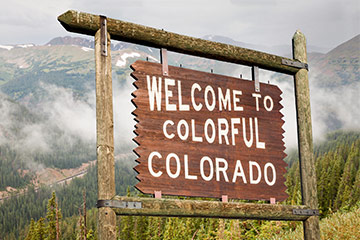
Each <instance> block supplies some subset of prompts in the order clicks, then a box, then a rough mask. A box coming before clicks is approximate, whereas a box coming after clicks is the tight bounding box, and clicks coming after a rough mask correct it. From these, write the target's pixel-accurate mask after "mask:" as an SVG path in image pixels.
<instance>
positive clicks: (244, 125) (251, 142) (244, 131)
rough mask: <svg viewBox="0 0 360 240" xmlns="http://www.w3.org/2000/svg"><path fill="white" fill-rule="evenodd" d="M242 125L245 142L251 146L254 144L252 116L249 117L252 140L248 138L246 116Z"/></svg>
mask: <svg viewBox="0 0 360 240" xmlns="http://www.w3.org/2000/svg"><path fill="white" fill-rule="evenodd" d="M242 126H243V139H244V142H245V145H246V146H247V147H248V148H250V147H251V146H252V144H253V140H254V138H253V126H252V118H249V133H250V140H247V137H246V122H245V118H242Z"/></svg>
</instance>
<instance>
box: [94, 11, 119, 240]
mask: <svg viewBox="0 0 360 240" xmlns="http://www.w3.org/2000/svg"><path fill="white" fill-rule="evenodd" d="M99 20H100V26H101V28H100V29H99V30H98V31H97V32H96V34H95V66H96V68H95V71H96V138H97V140H96V151H97V163H98V200H107V199H112V198H113V197H114V196H115V163H114V121H113V102H112V101H113V99H112V76H111V54H110V35H109V34H108V33H107V31H106V18H105V17H100V18H99ZM97 224H98V239H100V240H103V239H106V240H107V239H111V240H115V239H116V214H115V212H114V211H113V210H112V209H111V208H109V207H101V208H99V211H98V222H97Z"/></svg>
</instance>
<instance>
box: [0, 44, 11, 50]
mask: <svg viewBox="0 0 360 240" xmlns="http://www.w3.org/2000/svg"><path fill="white" fill-rule="evenodd" d="M0 48H3V49H6V50H11V49H13V48H14V46H5V45H0Z"/></svg>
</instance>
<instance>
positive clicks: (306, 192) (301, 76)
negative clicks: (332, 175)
mask: <svg viewBox="0 0 360 240" xmlns="http://www.w3.org/2000/svg"><path fill="white" fill-rule="evenodd" d="M293 58H294V59H295V60H299V61H300V62H302V63H307V54H306V39H305V36H304V34H303V33H301V32H300V31H296V33H295V34H294V37H293ZM294 85H295V103H296V114H297V126H298V144H299V159H300V176H301V193H302V194H301V195H302V204H303V205H306V206H308V207H309V208H312V209H317V208H318V200H317V185H316V171H315V159H314V153H313V138H312V126H311V109H310V91H309V78H308V70H307V69H305V68H304V69H301V70H299V71H298V72H297V73H296V74H295V75H294ZM303 225H304V239H306V240H309V239H320V227H319V217H318V216H312V217H309V218H308V219H307V220H305V221H304V224H303Z"/></svg>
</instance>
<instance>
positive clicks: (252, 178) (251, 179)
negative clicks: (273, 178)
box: [249, 161, 261, 184]
mask: <svg viewBox="0 0 360 240" xmlns="http://www.w3.org/2000/svg"><path fill="white" fill-rule="evenodd" d="M253 166H255V167H256V169H257V172H258V177H257V179H254V173H253ZM249 174H250V184H258V183H259V182H260V180H261V169H260V165H259V164H258V163H257V162H253V161H249Z"/></svg>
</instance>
